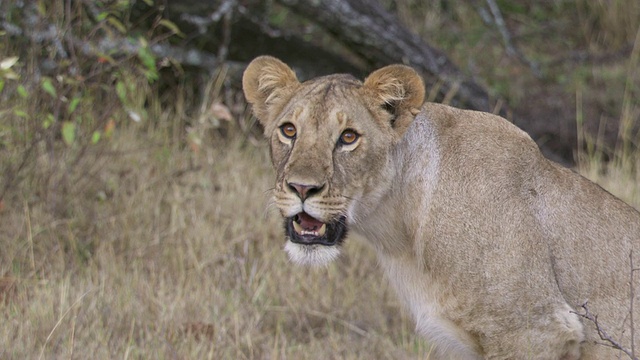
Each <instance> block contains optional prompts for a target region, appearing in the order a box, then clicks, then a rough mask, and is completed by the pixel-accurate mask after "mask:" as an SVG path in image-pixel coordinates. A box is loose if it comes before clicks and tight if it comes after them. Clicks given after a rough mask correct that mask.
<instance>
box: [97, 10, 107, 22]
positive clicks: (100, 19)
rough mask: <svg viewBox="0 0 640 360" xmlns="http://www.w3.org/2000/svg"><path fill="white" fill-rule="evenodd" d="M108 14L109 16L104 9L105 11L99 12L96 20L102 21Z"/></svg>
mask: <svg viewBox="0 0 640 360" xmlns="http://www.w3.org/2000/svg"><path fill="white" fill-rule="evenodd" d="M108 16H109V13H108V12H106V11H104V12H101V13H100V14H98V16H96V20H98V21H102V20H104V19H106V18H107V17H108Z"/></svg>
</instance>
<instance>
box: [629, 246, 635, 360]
mask: <svg viewBox="0 0 640 360" xmlns="http://www.w3.org/2000/svg"><path fill="white" fill-rule="evenodd" d="M629 268H630V269H631V271H629V326H630V327H631V356H633V357H634V358H635V357H636V348H635V336H636V334H635V329H634V326H633V297H634V295H635V294H634V291H633V249H631V251H629Z"/></svg>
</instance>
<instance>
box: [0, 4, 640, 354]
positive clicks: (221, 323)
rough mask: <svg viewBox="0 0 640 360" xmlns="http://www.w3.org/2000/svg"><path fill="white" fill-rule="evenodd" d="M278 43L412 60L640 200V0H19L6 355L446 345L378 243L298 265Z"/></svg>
mask: <svg viewBox="0 0 640 360" xmlns="http://www.w3.org/2000/svg"><path fill="white" fill-rule="evenodd" d="M336 9H341V10H336ZM314 11H315V12H314ZM332 11H333V13H332ZM336 11H339V12H340V11H342V12H343V14H344V13H345V12H347V11H349V14H352V15H353V16H351V17H350V18H351V19H355V20H354V21H353V22H352V23H350V22H348V21H346V20H342V19H343V17H341V16H339V14H336V13H335V12H336ZM327 14H328V15H327ZM329 20H331V21H329ZM356 20H357V21H356ZM362 24H365V25H362ZM367 24H368V25H367ZM376 26H378V27H376ZM379 26H383V29H387V30H388V33H389V34H391V35H390V36H392V37H390V38H387V37H384V36H382V35H381V34H380V33H377V32H375V31H374V30H375V29H379V28H380V27H379ZM380 39H382V40H380ZM394 39H395V40H394ZM392 44H396V45H397V44H401V45H402V46H400V47H399V49H400V50H397V49H396V47H394V46H392ZM427 50H428V51H427ZM261 54H271V55H275V56H278V57H280V58H281V59H283V60H284V61H285V62H287V63H289V64H290V65H292V66H293V67H294V68H295V69H296V71H297V72H298V73H299V77H300V78H301V79H308V78H310V77H313V76H318V75H323V74H328V73H333V72H350V73H353V74H356V75H358V76H361V77H362V76H365V75H366V74H367V73H368V72H370V71H372V70H373V69H375V68H376V67H379V66H382V65H386V64H387V63H390V62H404V63H407V64H410V65H412V66H415V67H416V68H418V69H419V70H420V71H421V72H422V73H423V75H424V77H425V79H426V80H427V86H428V88H427V92H428V94H429V97H430V99H431V100H435V101H442V102H447V103H452V104H455V105H457V106H462V107H469V108H479V109H480V110H485V111H494V112H499V113H501V114H503V115H504V116H506V117H507V118H508V119H509V120H511V121H513V122H514V123H516V124H517V125H518V126H521V127H522V128H524V129H525V130H526V131H528V132H529V133H530V134H531V135H532V137H533V138H534V139H535V140H536V141H537V142H538V144H539V145H540V146H541V148H542V149H543V151H545V153H546V154H547V155H548V156H550V157H551V158H553V159H554V160H557V161H560V162H562V163H563V164H565V165H567V166H571V167H574V168H575V169H576V170H577V171H580V172H581V173H582V174H584V175H585V176H587V177H589V178H591V179H593V180H594V181H597V182H598V183H600V184H601V185H602V186H604V187H605V188H606V189H607V190H609V191H611V192H613V193H614V194H616V195H618V196H620V197H622V198H623V199H625V200H626V201H627V202H629V203H631V204H632V205H634V206H636V208H637V207H638V206H640V189H639V186H638V184H639V183H640V175H639V173H638V165H640V156H639V153H638V142H639V139H640V133H639V131H640V2H637V1H624V0H571V1H570V0H556V1H551V0H549V1H534V0H531V1H529V0H520V1H504V0H503V1H501V0H496V1H492V0H490V1H482V0H469V1H461V0H441V1H433V2H424V1H418V0H406V1H399V0H398V1H388V0H383V1H380V2H375V1H373V2H364V1H359V0H343V1H337V0H334V1H331V0H325V1H296V0H281V1H268V0H267V1H258V0H245V1H229V0H227V1H217V0H210V1H195V0H192V1H187V0H185V1H172V0H164V1H161V0H137V1H135V0H112V1H93V0H61V1H45V0H24V1H23V0H14V1H6V0H2V1H0V319H1V320H0V322H1V323H2V324H3V326H1V327H0V358H2V359H27V358H29V359H35V358H47V359H49V358H69V359H72V358H81V359H82V358H104V359H111V358H125V359H126V358H171V359H174V358H178V359H194V358H213V359H220V358H234V359H235V358H295V359H299V358H394V359H397V358H424V357H426V356H428V345H427V344H425V343H424V342H423V341H422V340H420V339H419V338H418V337H416V336H415V335H414V334H413V330H412V328H413V324H412V323H411V321H410V320H408V318H407V317H406V316H405V314H404V313H403V311H402V310H401V309H400V308H399V306H398V304H397V301H396V299H395V297H394V295H393V294H392V293H391V292H390V291H389V290H388V288H387V285H386V283H384V282H380V280H379V278H380V277H381V274H380V273H379V271H378V269H377V267H376V263H375V258H374V256H373V255H372V254H371V252H370V250H369V249H368V248H367V247H365V246H362V245H361V244H360V243H359V242H358V241H348V242H347V245H346V246H347V251H346V252H345V255H344V256H343V257H342V258H341V259H340V261H339V262H338V263H337V264H336V265H333V266H331V267H329V268H327V269H322V270H310V269H302V268H295V267H293V266H291V265H290V264H288V262H287V259H286V257H285V255H284V254H283V252H282V251H281V246H282V244H283V239H282V234H281V228H280V227H281V225H280V224H279V219H278V217H277V216H270V215H268V212H267V210H265V209H266V207H267V205H266V204H267V202H268V198H269V194H268V190H269V189H270V188H271V186H272V179H271V176H272V172H271V169H270V165H269V160H268V156H267V148H266V146H265V143H264V142H263V141H262V139H261V130H260V129H259V128H258V125H257V124H256V122H255V121H254V119H253V118H252V116H251V113H250V109H248V108H247V106H246V103H245V102H244V99H243V96H242V93H241V89H240V82H239V79H240V77H241V73H242V70H243V69H244V66H245V64H246V63H248V62H249V61H250V60H251V59H252V58H253V57H255V56H257V55H261ZM416 59H417V60H416ZM434 59H436V60H438V61H439V62H438V61H437V62H435V63H434V64H435V65H433V66H430V65H429V61H431V60H434ZM421 61H423V62H421ZM476 100H477V101H476ZM479 104H480V105H479ZM482 104H484V105H482ZM483 106H486V108H480V107H483Z"/></svg>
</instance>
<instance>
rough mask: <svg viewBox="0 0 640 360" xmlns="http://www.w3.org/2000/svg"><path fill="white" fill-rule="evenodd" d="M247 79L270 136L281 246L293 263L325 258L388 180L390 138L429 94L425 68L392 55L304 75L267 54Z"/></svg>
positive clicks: (374, 201) (245, 82)
mask: <svg viewBox="0 0 640 360" xmlns="http://www.w3.org/2000/svg"><path fill="white" fill-rule="evenodd" d="M242 84H243V88H244V94H245V97H246V98H247V100H248V101H249V103H251V104H252V105H253V111H254V113H255V115H256V117H257V118H258V119H259V121H260V123H261V124H262V126H263V127H264V131H265V136H266V137H267V138H268V139H270V148H271V160H272V162H273V165H274V167H275V170H276V183H275V188H274V200H275V204H276V205H277V207H278V209H279V210H280V212H281V214H282V216H283V217H284V218H285V231H286V236H287V244H286V246H285V249H286V250H287V252H288V253H289V256H290V257H291V259H292V260H293V261H294V262H296V263H303V264H312V265H320V264H326V263H328V262H329V261H331V260H333V259H334V258H335V257H336V256H337V255H338V253H339V250H338V246H339V245H340V244H341V242H342V241H343V239H344V237H345V236H346V234H347V230H348V228H349V226H350V224H353V223H354V222H356V221H357V220H358V217H361V216H366V214H367V213H368V212H369V211H371V210H372V209H375V208H376V207H377V206H378V203H379V201H380V199H381V198H382V196H384V194H385V193H386V192H387V191H388V190H389V187H390V186H391V182H392V180H393V176H394V174H395V171H394V166H395V165H394V164H393V163H392V162H391V155H392V152H393V149H394V146H395V144H396V143H397V142H398V141H399V139H400V138H401V137H402V136H403V134H404V132H405V131H406V129H407V127H408V126H409V125H410V123H411V122H412V120H413V118H414V117H415V115H416V114H417V113H418V112H419V109H420V106H421V105H422V103H423V100H424V84H423V81H422V78H421V77H420V76H419V75H418V74H417V73H416V72H415V71H414V70H413V69H411V68H409V67H406V66H403V65H391V66H387V67H384V68H382V69H380V70H377V71H375V72H373V73H372V74H371V75H369V76H368V77H367V78H366V79H365V81H364V82H361V81H359V80H357V79H355V78H354V77H352V76H350V75H331V76H325V77H320V78H317V79H313V80H309V81H305V82H302V83H300V82H299V81H298V79H297V77H296V75H295V73H294V72H293V70H291V68H289V67H288V66H287V65H286V64H284V63H283V62H281V61H280V60H278V59H275V58H273V57H268V56H262V57H258V58H256V59H255V60H253V61H252V62H251V64H249V66H248V67H247V69H246V71H245V72H244V76H243V79H242Z"/></svg>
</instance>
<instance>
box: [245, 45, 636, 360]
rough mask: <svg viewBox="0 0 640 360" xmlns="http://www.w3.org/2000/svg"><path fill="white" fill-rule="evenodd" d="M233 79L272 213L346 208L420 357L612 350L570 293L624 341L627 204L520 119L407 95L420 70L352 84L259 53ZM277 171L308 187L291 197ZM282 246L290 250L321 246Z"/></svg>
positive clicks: (302, 258)
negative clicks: (309, 76) (428, 350)
mask: <svg viewBox="0 0 640 360" xmlns="http://www.w3.org/2000/svg"><path fill="white" fill-rule="evenodd" d="M243 85H244V91H245V95H246V98H247V99H248V101H249V102H250V103H252V104H253V107H254V111H255V113H256V116H257V117H258V119H259V120H260V122H261V123H262V125H263V126H264V129H265V134H266V136H267V137H268V138H269V139H270V145H271V155H272V161H273V164H274V167H275V169H276V184H275V190H274V198H275V203H276V205H277V206H278V208H279V209H280V211H281V213H282V215H283V216H285V217H290V216H293V215H295V214H297V213H300V212H301V211H303V210H304V211H305V212H306V213H308V214H309V215H311V216H313V217H314V218H316V219H318V220H321V221H323V222H328V221H330V220H332V219H335V218H336V217H338V216H341V215H344V216H346V222H347V224H348V226H349V228H350V229H351V230H352V231H356V232H358V233H359V234H361V235H363V236H364V237H365V238H366V239H367V240H368V242H369V243H370V244H371V245H372V246H373V248H374V249H375V250H376V251H377V253H378V256H379V258H380V263H381V265H382V267H383V269H384V271H385V274H386V276H387V277H388V279H389V281H390V282H391V284H392V286H393V287H394V288H395V289H396V291H397V293H398V295H399V297H400V298H401V299H402V300H403V302H404V303H405V304H406V305H407V307H408V308H409V309H410V311H411V312H412V314H413V316H414V318H415V321H416V324H417V330H418V331H419V332H420V333H422V334H423V335H424V336H425V337H426V338H427V339H428V340H429V341H430V342H431V344H433V345H434V347H435V349H434V350H435V355H434V356H435V358H436V359H480V358H486V359H561V358H562V359H578V358H580V359H612V358H618V357H621V356H622V353H620V352H619V351H615V350H612V349H610V348H608V347H605V346H602V345H595V343H596V342H601V341H600V340H599V337H598V335H597V333H596V331H595V328H594V326H593V324H592V323H590V322H585V321H583V319H581V318H580V317H578V316H577V315H576V314H574V313H573V311H577V312H581V309H580V308H579V306H580V305H581V304H583V303H585V302H586V301H588V307H589V309H590V311H591V312H592V313H593V314H597V315H598V321H599V322H600V323H601V324H602V326H603V327H604V328H605V330H606V331H607V332H608V333H609V334H610V335H611V336H612V337H613V338H615V339H617V340H618V341H619V342H620V344H622V345H623V346H625V347H626V348H631V339H630V335H629V333H630V329H629V282H628V279H629V254H630V252H631V250H632V249H636V255H637V253H638V252H640V213H638V212H637V211H636V210H634V209H633V208H632V207H630V206H628V205H626V204H625V203H623V202H622V201H620V200H618V199H616V198H615V197H613V196H612V195H610V194H609V193H607V192H606V191H604V190H603V189H601V188H600V187H599V186H597V185H595V184H593V183H592V182H590V181H588V180H586V179H584V178H583V177H581V176H579V175H578V174H576V173H574V172H572V171H570V170H567V169H565V168H563V167H561V166H559V165H557V164H555V163H553V162H551V161H549V160H547V159H545V158H544V157H543V156H542V155H541V153H540V151H539V150H538V148H537V146H536V144H535V143H534V142H533V141H532V140H531V139H530V138H529V136H527V135H526V134H525V133H524V132H523V131H521V130H520V129H518V128H517V127H515V126H514V125H512V124H510V123H509V122H507V121H506V120H504V119H502V118H500V117H498V116H494V115H491V114H487V113H482V112H474V111H465V110H459V109H455V108H451V107H448V106H444V105H439V104H432V103H427V104H425V105H424V106H422V102H423V98H424V88H423V83H422V80H421V78H420V76H419V75H418V74H416V73H415V72H414V71H413V70H411V69H410V68H408V67H405V66H401V65H393V66H389V67H385V68H382V69H380V70H377V71H376V72H374V73H372V74H371V75H370V76H369V77H368V78H367V79H366V80H365V81H364V83H361V82H359V81H357V80H355V79H353V78H352V77H349V76H346V75H332V76H327V77H322V78H319V79H314V80H311V81H307V82H304V83H299V82H298V80H297V79H296V77H295V74H294V73H293V71H292V70H291V69H289V67H288V66H287V65H285V64H284V63H282V62H280V61H279V60H277V59H274V58H271V57H259V58H257V59H256V60H254V61H253V62H252V63H251V64H250V65H249V67H248V68H247V70H246V72H245V75H244V78H243ZM385 103H390V105H391V113H390V112H389V111H388V109H387V110H385ZM421 106H422V109H421V110H420V109H419V108H420V107H421ZM418 112H419V113H418ZM416 114H417V115H416ZM284 123H292V124H294V125H295V127H296V129H297V135H296V138H295V139H294V140H290V139H286V138H284V137H283V136H282V135H281V134H280V130H279V127H280V126H281V125H282V124H284ZM345 129H353V130H355V131H356V132H358V133H359V134H360V139H359V140H358V142H357V144H356V145H355V146H351V147H346V146H339V145H338V143H337V139H338V137H339V136H340V134H341V132H342V131H344V130H345ZM290 183H295V184H304V185H309V186H315V187H316V188H318V189H321V191H320V190H319V191H318V193H317V194H314V195H313V196H310V197H308V198H307V199H306V200H304V199H302V200H301V198H300V197H299V196H297V195H296V194H295V192H294V191H292V188H291V187H290V186H288V185H287V184H290ZM288 246H290V247H294V248H295V247H296V246H297V249H298V250H295V249H294V250H291V249H289V250H291V252H290V253H291V254H293V255H295V256H296V259H297V261H299V262H308V263H324V262H327V261H330V260H331V259H332V258H333V257H334V256H333V255H334V254H333V253H331V254H330V253H329V252H327V251H325V249H323V247H322V246H318V245H312V246H306V245H296V246H294V244H288ZM332 251H333V250H332ZM293 255H292V256H293ZM635 263H636V264H640V257H636V259H635ZM635 287H636V288H639V287H640V284H635ZM636 300H637V297H636ZM638 307H639V306H636V309H637V308H638ZM634 317H635V319H637V320H636V321H640V312H638V311H635V312H634ZM638 333H640V331H636V339H635V343H636V345H638V344H640V342H639V341H638V340H640V339H638V335H637V334H638Z"/></svg>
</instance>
